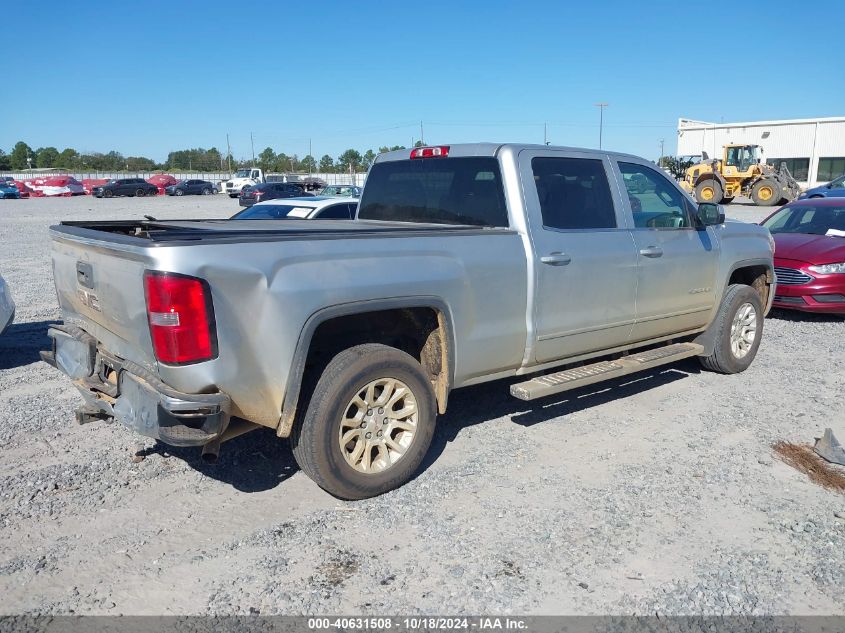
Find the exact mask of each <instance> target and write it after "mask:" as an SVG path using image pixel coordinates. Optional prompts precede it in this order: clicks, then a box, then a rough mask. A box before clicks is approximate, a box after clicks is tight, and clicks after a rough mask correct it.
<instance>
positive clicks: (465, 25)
mask: <svg viewBox="0 0 845 633" xmlns="http://www.w3.org/2000/svg"><path fill="white" fill-rule="evenodd" d="M720 7H723V9H722V10H721V11H720ZM825 15H827V16H833V15H836V16H838V17H837V19H826V18H825V17H824V16H825ZM842 15H843V13H842V5H841V0H838V1H825V0H820V1H818V2H814V3H797V2H794V1H791V2H779V1H772V0H769V1H768V2H766V3H764V4H763V3H758V2H736V3H731V4H727V3H725V4H722V3H719V2H705V3H690V2H679V1H675V2H651V1H648V0H641V1H637V2H634V1H631V0H628V1H619V2H617V1H615V0H604V1H592V2H582V1H575V2H569V1H564V0H560V1H558V2H554V1H549V2H530V1H528V0H524V1H522V2H516V1H510V2H504V1H497V0H484V1H475V0H466V1H458V0H451V1H449V0H446V1H441V0H415V1H411V2H401V1H398V2H367V1H359V2H349V1H346V2H334V1H330V0H324V1H322V2H296V3H292V2H276V3H266V4H263V3H262V2H257V1H256V2H238V1H233V2H217V1H204V2H175V1H172V2H163V1H157V2H142V1H138V2H114V1H111V2H103V1H96V0H95V1H91V2H58V1H55V0H54V1H44V0H39V1H37V2H30V3H24V2H18V3H14V10H13V11H12V10H7V11H5V12H4V23H5V28H4V35H3V40H4V42H3V43H4V47H3V48H4V50H5V51H6V55H5V59H4V63H3V64H2V66H3V68H4V70H5V73H4V75H5V77H4V81H3V87H2V89H0V90H2V92H0V147H2V148H3V149H4V150H5V151H7V152H8V151H9V150H10V149H11V147H12V146H13V145H14V143H15V142H17V141H18V140H24V141H26V142H27V143H29V145H31V146H32V147H33V148H37V147H40V146H46V145H54V146H56V147H57V148H58V149H59V150H62V149H63V148H64V147H73V148H74V149H76V150H78V151H83V152H85V151H101V152H107V151H109V150H112V149H115V150H117V151H120V152H122V153H123V154H125V155H128V156H130V155H136V156H137V155H144V156H149V157H151V158H154V159H156V160H163V159H165V158H166V155H167V152H168V151H169V150H174V149H182V148H188V147H205V148H208V147H211V146H216V147H217V148H219V149H221V150H225V146H226V133H227V132H228V133H229V136H230V140H231V145H232V151H233V153H234V155H235V156H237V157H244V158H247V157H249V156H250V153H251V152H250V141H249V135H250V132H253V133H254V136H255V152H256V154H258V152H259V151H260V150H261V149H263V148H264V147H267V146H268V145H269V146H271V147H273V148H274V149H275V150H276V151H285V152H287V153H289V154H292V153H296V154H298V155H299V156H300V157H301V156H304V155H305V154H307V153H308V147H309V145H308V143H309V138H310V139H312V142H313V153H314V155H315V156H316V157H317V158H318V159H319V157H320V156H322V155H323V154H326V153H328V154H331V155H332V156H335V157H336V156H337V155H338V154H340V153H341V152H342V151H343V150H344V149H346V148H349V147H352V148H355V149H358V150H360V151H364V150H366V149H368V148H373V149H374V150H377V149H378V147H379V146H381V145H394V144H401V145H409V144H410V143H411V140H412V138H413V139H414V140H417V139H419V136H420V130H419V122H420V120H422V121H423V124H424V131H425V140H426V141H427V142H428V143H441V142H442V143H449V142H462V141H481V140H490V141H517V142H519V141H524V142H542V141H543V122H547V123H548V136H549V140H550V141H551V142H552V143H554V144H562V145H576V146H587V147H595V146H597V145H598V118H599V116H598V115H599V113H598V109H597V108H596V107H594V106H593V104H594V103H596V102H599V101H605V102H608V103H609V104H610V105H609V107H608V108H607V109H606V110H605V126H604V146H605V147H606V148H610V149H616V150H620V151H628V152H633V153H636V154H640V155H643V156H646V157H649V158H656V157H657V155H658V154H659V146H658V144H659V141H660V139H661V138H662V139H665V141H666V152H667V153H674V151H675V149H676V137H677V133H676V125H677V119H678V117H679V116H684V117H689V118H694V119H700V120H705V121H722V120H724V121H745V120H755V119H756V120H759V119H778V118H799V117H817V116H837V115H843V114H845V82H843V81H842V79H841V72H842V64H843V61H845V56H843V49H842V39H843V30H842V29H843V25H842V20H841V17H842Z"/></svg>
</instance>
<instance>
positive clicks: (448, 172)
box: [358, 157, 508, 226]
mask: <svg viewBox="0 0 845 633" xmlns="http://www.w3.org/2000/svg"><path fill="white" fill-rule="evenodd" d="M358 218H359V219H362V220H387V221H393V222H433V223H438V224H467V225H471V226H508V213H507V209H506V208H505V196H504V193H503V190H502V177H501V172H500V170H499V163H498V161H497V160H496V159H495V158H489V157H470V158H429V159H416V160H403V161H395V162H386V163H376V164H375V165H373V167H372V169H370V173H369V175H368V176H367V186H366V187H364V194H363V197H362V199H361V204H360V207H359V211H358Z"/></svg>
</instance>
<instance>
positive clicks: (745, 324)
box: [731, 303, 757, 358]
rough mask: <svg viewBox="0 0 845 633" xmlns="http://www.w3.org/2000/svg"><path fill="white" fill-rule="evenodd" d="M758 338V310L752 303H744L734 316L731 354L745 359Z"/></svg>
mask: <svg viewBox="0 0 845 633" xmlns="http://www.w3.org/2000/svg"><path fill="white" fill-rule="evenodd" d="M755 338H757V310H755V309H754V306H753V305H751V304H750V303H743V304H742V305H741V306H739V310H737V311H736V314H735V315H734V320H733V323H731V353H732V354H733V355H734V357H735V358H743V357H744V356H745V355H746V354H748V352H750V351H751V347H752V346H753V345H754V339H755Z"/></svg>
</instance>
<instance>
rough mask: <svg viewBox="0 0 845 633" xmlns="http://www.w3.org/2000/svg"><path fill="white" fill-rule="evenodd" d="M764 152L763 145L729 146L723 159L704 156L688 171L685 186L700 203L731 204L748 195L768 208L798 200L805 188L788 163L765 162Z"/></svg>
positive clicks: (684, 180)
mask: <svg viewBox="0 0 845 633" xmlns="http://www.w3.org/2000/svg"><path fill="white" fill-rule="evenodd" d="M761 151H762V150H761V148H760V146H759V145H725V147H724V154H723V156H722V158H721V159H710V158H708V156H707V154H703V155H702V158H703V159H702V161H701V162H700V163H698V164H697V165H693V166H692V167H689V168H688V169H687V170H686V172H685V174H684V179H683V180H682V181H681V187H683V188H684V189H685V190H686V191H688V192H689V193H691V194H694V195H695V199H696V200H697V201H698V202H713V203H716V204H720V203H721V204H728V203H730V202H732V201H733V199H734V198H735V197H736V196H745V197H748V198H751V199H752V200H753V201H754V204H756V205H760V206H765V207H768V206H773V205H776V204H778V203H781V202H783V203H786V202H791V201H792V200H795V199H796V198H797V197H798V194H799V193H800V192H801V189H800V187H799V186H798V183H797V182H796V181H795V178H793V177H792V174H791V173H789V169H787V167H786V164H784V163H781V164H780V165H779V166H778V167H772V166H771V165H767V164H765V163H763V162H762V161H761V158H760V154H761Z"/></svg>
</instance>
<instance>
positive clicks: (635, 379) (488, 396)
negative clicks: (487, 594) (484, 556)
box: [420, 358, 701, 471]
mask: <svg viewBox="0 0 845 633" xmlns="http://www.w3.org/2000/svg"><path fill="white" fill-rule="evenodd" d="M700 372H701V366H700V365H699V363H698V361H697V360H696V359H694V358H693V359H686V360H683V361H679V362H677V363H674V364H673V365H669V366H663V367H657V368H655V369H653V370H651V371H647V372H641V373H635V374H630V375H628V376H623V377H621V378H616V379H613V380H608V381H606V382H600V383H597V384H594V385H589V386H587V387H582V388H580V389H573V390H572V391H567V392H564V393H561V394H558V395H555V396H549V397H547V398H541V399H539V400H536V401H532V402H523V401H522V400H517V399H516V398H514V397H512V396H511V395H510V393H509V388H510V385H511V384H513V383H517V382H521V381H523V380H525V378H524V377H520V378H509V379H506V380H498V381H495V382H491V383H487V384H484V385H479V386H477V387H469V388H467V389H461V390H460V391H455V392H454V393H453V394H452V395H451V396H450V397H449V411H448V412H447V413H446V415H444V416H441V417H440V418H439V419H438V423H437V430H436V431H435V434H434V438H433V440H432V443H431V448H430V449H429V451H428V453H427V454H426V457H425V460H424V461H423V464H422V466H421V467H420V471H422V470H425V469H427V468H428V467H429V466H431V465H432V464H433V463H434V462H436V461H437V459H438V458H439V457H440V455H441V453H442V452H443V451H444V450H445V448H446V446H447V445H448V444H449V443H450V442H452V441H454V440H455V439H456V438H457V436H458V434H459V433H460V432H461V431H462V430H463V429H465V428H467V427H470V426H474V425H476V424H481V423H483V422H486V421H488V420H493V419H495V418H501V417H509V418H510V420H511V421H512V422H514V423H516V424H520V425H522V426H533V425H535V424H539V423H541V422H548V421H549V420H553V419H555V418H559V417H562V416H566V415H570V414H572V413H577V412H579V411H582V410H584V409H590V408H592V407H596V406H599V405H602V404H605V403H608V402H612V401H614V400H620V399H623V398H627V397H629V396H633V395H636V394H639V393H642V392H644V391H648V390H650V389H656V388H657V387H661V386H663V385H667V384H670V383H673V382H675V381H678V380H683V379H684V378H686V377H688V376H689V375H691V374H698V373H700ZM561 423H565V421H561Z"/></svg>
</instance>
